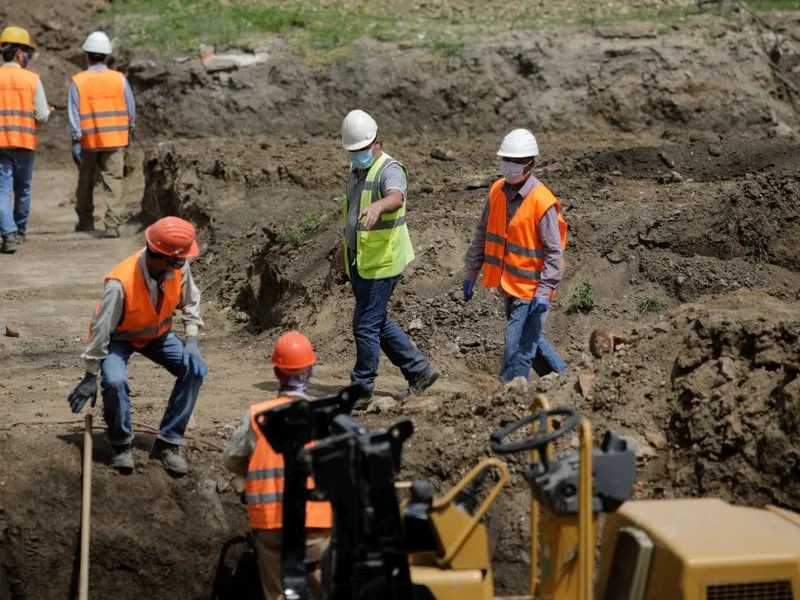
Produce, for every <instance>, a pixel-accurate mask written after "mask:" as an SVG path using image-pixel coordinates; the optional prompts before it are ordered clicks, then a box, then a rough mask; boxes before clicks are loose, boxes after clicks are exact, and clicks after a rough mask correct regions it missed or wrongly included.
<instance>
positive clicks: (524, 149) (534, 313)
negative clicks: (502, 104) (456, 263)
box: [463, 129, 567, 382]
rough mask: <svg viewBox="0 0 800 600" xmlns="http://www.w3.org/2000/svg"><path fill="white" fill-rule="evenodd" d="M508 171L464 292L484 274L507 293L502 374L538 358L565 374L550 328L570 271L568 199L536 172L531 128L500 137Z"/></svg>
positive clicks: (498, 185) (524, 372)
mask: <svg viewBox="0 0 800 600" xmlns="http://www.w3.org/2000/svg"><path fill="white" fill-rule="evenodd" d="M497 155H498V156H499V157H500V171H501V173H502V175H503V177H502V178H501V179H499V180H498V181H496V182H495V183H494V185H492V188H491V191H490V192H489V199H488V201H487V202H486V205H485V206H484V208H483V214H482V215H481V219H480V221H479V222H478V226H477V228H476V229H475V234H474V236H473V238H472V242H471V243H470V245H469V249H468V250H467V256H466V261H465V267H464V282H463V294H464V300H465V301H469V300H471V299H472V295H473V292H474V288H475V282H476V281H477V279H478V274H479V273H480V271H481V268H482V269H483V285H484V286H486V287H489V288H499V289H500V290H501V292H502V294H503V296H504V297H505V309H506V319H507V325H506V331H505V352H504V354H503V365H502V368H501V373H500V381H504V382H507V381H511V380H512V379H514V378H516V377H524V378H525V379H527V380H530V369H531V365H532V362H533V359H534V358H535V357H536V356H537V354H539V355H540V356H541V358H542V359H544V361H545V363H547V365H548V366H549V367H550V369H552V370H553V371H555V372H556V373H559V374H562V373H564V372H565V371H566V370H567V365H566V364H565V363H564V360H563V359H562V358H561V356H559V354H558V352H556V351H555V350H554V349H553V347H552V346H550V344H548V343H547V340H546V339H545V338H544V336H543V335H542V329H543V328H544V323H545V320H546V319H547V312H548V310H549V309H550V302H551V300H552V299H553V297H554V296H555V292H556V288H557V287H558V284H559V283H560V282H561V279H562V277H563V268H564V256H563V251H564V248H566V243H567V223H566V221H564V218H563V217H562V216H561V203H560V202H559V201H558V199H557V198H556V197H555V196H554V195H553V194H552V192H551V191H550V190H549V189H547V187H546V186H545V185H544V184H543V183H542V182H541V181H539V180H538V179H537V178H536V177H534V176H533V168H534V166H535V165H536V157H537V156H539V145H538V143H537V141H536V137H534V135H533V134H532V133H531V132H530V131H528V130H526V129H515V130H514V131H512V132H511V133H509V134H508V135H507V136H506V137H505V138H504V139H503V142H502V143H501V144H500V149H499V150H498V152H497Z"/></svg>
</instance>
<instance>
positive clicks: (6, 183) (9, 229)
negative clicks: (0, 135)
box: [0, 148, 34, 237]
mask: <svg viewBox="0 0 800 600" xmlns="http://www.w3.org/2000/svg"><path fill="white" fill-rule="evenodd" d="M33 157H34V152H33V150H25V149H23V148H0V235H2V236H3V237H5V236H7V235H9V234H11V233H17V232H19V233H21V234H24V233H25V231H26V230H27V229H28V216H29V215H30V214H31V179H33ZM12 193H13V194H14V201H13V202H12V201H11V194H12Z"/></svg>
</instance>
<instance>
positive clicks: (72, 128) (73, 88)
mask: <svg viewBox="0 0 800 600" xmlns="http://www.w3.org/2000/svg"><path fill="white" fill-rule="evenodd" d="M107 69H108V67H107V66H105V65H92V66H90V67H89V68H88V69H87V70H88V71H90V72H93V73H96V72H98V71H105V70H107ZM123 81H124V93H125V105H126V106H127V107H128V120H129V121H130V129H131V131H133V127H134V124H135V121H136V101H135V100H134V98H133V91H132V90H131V86H130V84H129V83H128V78H127V77H125V76H124V75H123ZM80 105H81V104H80V96H79V94H78V86H77V85H75V82H74V81H70V82H69V94H68V97H67V113H68V114H69V132H70V135H71V136H72V141H73V143H74V142H79V141H80V139H81V137H82V135H81V111H80ZM115 150H119V148H101V149H98V152H113V151H115Z"/></svg>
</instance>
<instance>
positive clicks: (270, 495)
mask: <svg viewBox="0 0 800 600" xmlns="http://www.w3.org/2000/svg"><path fill="white" fill-rule="evenodd" d="M292 400H294V398H290V397H282V398H277V399H275V400H269V401H268V402H261V403H259V404H255V405H253V406H251V407H250V427H251V428H252V430H253V433H254V434H255V438H256V449H255V452H253V455H252V456H251V457H250V462H249V464H248V467H247V482H246V483H245V488H244V492H245V500H246V501H247V512H248V513H249V515H250V525H251V526H252V527H253V528H254V529H282V528H283V485H284V479H283V466H284V465H283V456H282V455H281V454H278V453H277V452H275V450H273V449H272V446H270V444H269V442H268V441H267V439H266V438H265V437H264V434H263V433H261V429H260V428H259V426H258V423H256V416H257V415H258V414H259V413H261V412H264V411H265V410H269V409H271V408H275V407H276V406H280V405H281V404H286V403H287V402H291V401H292ZM311 445H313V443H312V444H309V446H311ZM306 486H307V487H308V489H314V480H313V479H311V477H309V478H308V480H307V482H306ZM332 526H333V511H332V509H331V505H330V504H329V503H328V502H310V501H309V502H306V528H309V529H330V528H331V527H332Z"/></svg>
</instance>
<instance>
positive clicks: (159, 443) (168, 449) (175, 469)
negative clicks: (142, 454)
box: [150, 440, 189, 475]
mask: <svg viewBox="0 0 800 600" xmlns="http://www.w3.org/2000/svg"><path fill="white" fill-rule="evenodd" d="M150 458H154V459H156V460H160V461H161V464H162V465H164V468H165V469H166V470H167V471H169V472H170V473H173V474H175V475H186V474H187V473H188V472H189V465H188V464H186V459H185V458H183V456H181V447H180V446H178V445H176V444H170V443H168V442H165V441H163V440H156V443H155V444H153V450H152V451H151V452H150Z"/></svg>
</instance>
